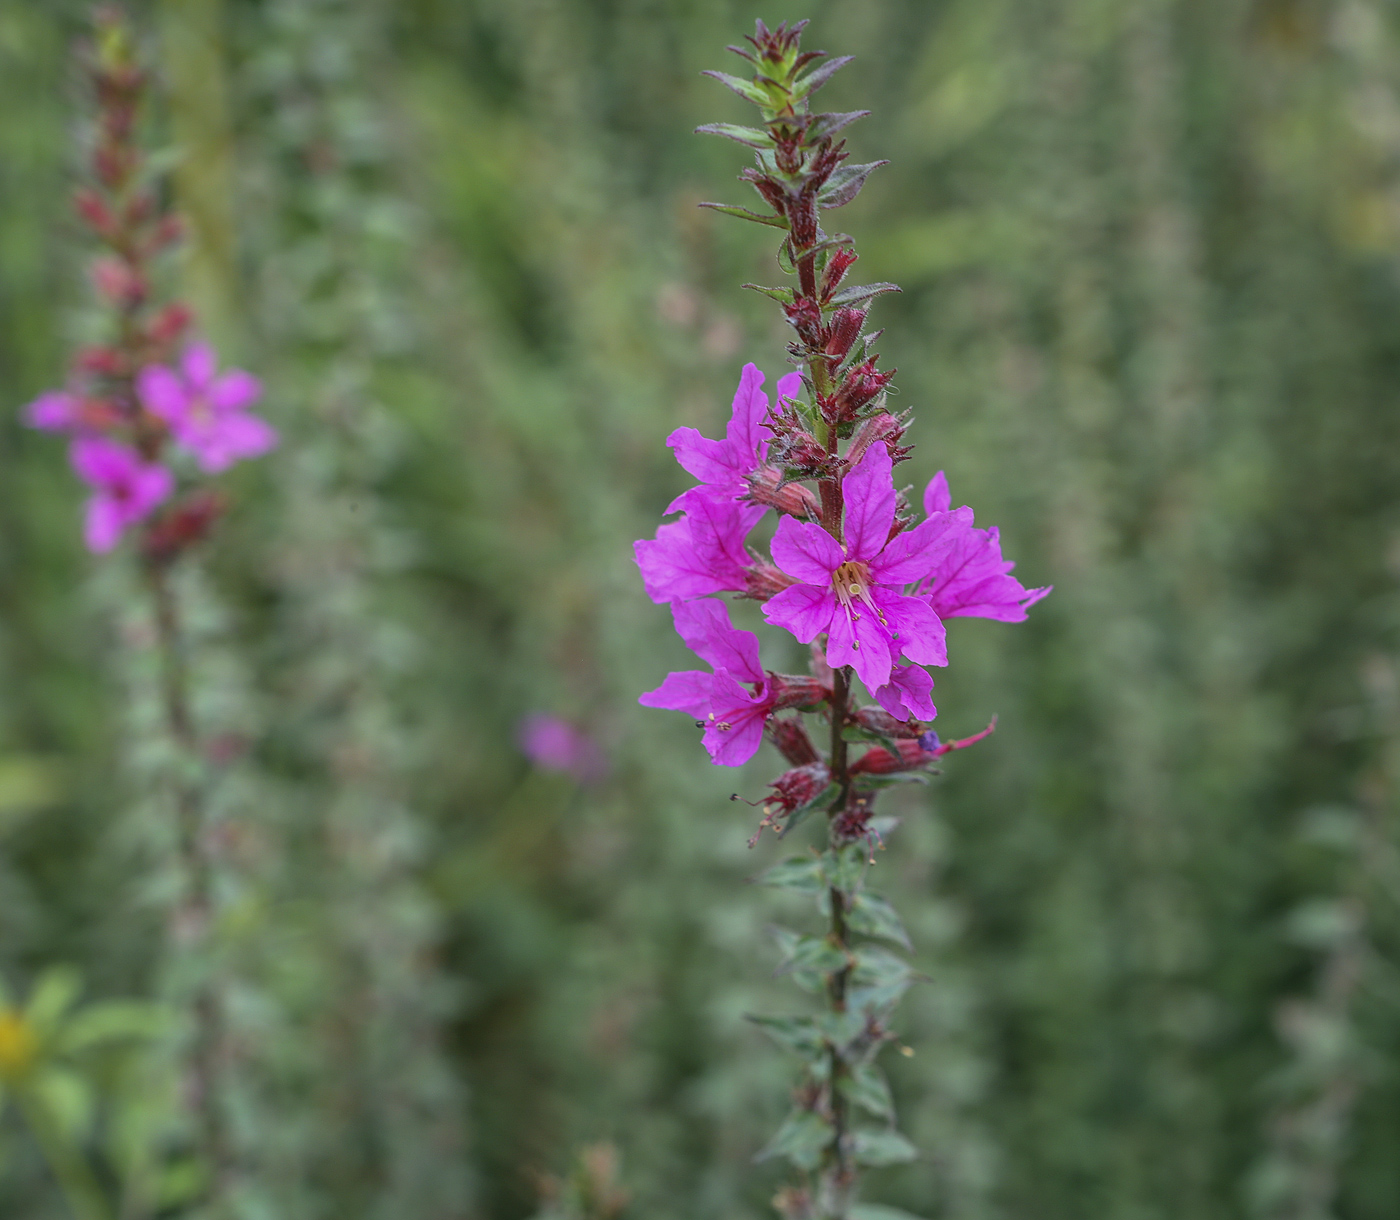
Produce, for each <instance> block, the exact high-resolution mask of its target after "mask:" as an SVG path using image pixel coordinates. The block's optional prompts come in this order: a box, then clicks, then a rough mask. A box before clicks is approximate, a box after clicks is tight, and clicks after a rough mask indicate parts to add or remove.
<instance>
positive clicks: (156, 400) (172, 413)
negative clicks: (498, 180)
mask: <svg viewBox="0 0 1400 1220" xmlns="http://www.w3.org/2000/svg"><path fill="white" fill-rule="evenodd" d="M136 396H137V397H138V398H139V399H140V400H141V405H142V406H143V407H145V408H146V410H147V411H149V412H150V413H151V414H152V415H155V416H158V417H159V418H161V419H163V420H165V422H166V423H168V424H178V423H180V422H181V421H182V420H183V419H184V418H185V416H186V415H187V414H188V413H189V409H190V395H189V391H188V390H186V388H185V383H184V382H182V381H181V380H180V378H179V377H177V376H176V375H175V374H174V373H173V372H171V370H170V369H168V368H166V367H165V366H164V365H163V364H148V365H147V366H146V367H145V368H143V369H142V370H141V371H140V372H139V373H137V374H136Z"/></svg>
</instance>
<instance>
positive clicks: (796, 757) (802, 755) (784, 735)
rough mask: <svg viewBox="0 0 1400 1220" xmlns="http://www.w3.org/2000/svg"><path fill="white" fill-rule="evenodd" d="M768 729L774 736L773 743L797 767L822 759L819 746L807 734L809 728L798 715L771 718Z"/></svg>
mask: <svg viewBox="0 0 1400 1220" xmlns="http://www.w3.org/2000/svg"><path fill="white" fill-rule="evenodd" d="M768 731H769V732H770V733H771V734H772V736H773V744H774V745H775V746H777V748H778V753H779V754H781V755H782V756H783V757H784V758H786V759H787V760H788V762H790V763H792V765H793V766H795V767H806V766H809V765H811V764H812V763H814V762H819V761H820V756H819V755H818V754H817V748H816V746H814V745H813V744H812V739H811V738H810V737H809V736H808V735H807V728H806V726H805V725H804V724H803V723H802V721H801V720H800V719H799V718H798V717H796V716H789V717H788V718H787V719H785V720H777V719H774V720H770V721H769V722H768Z"/></svg>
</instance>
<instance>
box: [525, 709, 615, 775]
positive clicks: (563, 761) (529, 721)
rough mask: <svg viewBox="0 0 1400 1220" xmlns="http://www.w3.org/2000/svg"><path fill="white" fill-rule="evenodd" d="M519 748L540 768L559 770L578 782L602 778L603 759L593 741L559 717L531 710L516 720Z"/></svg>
mask: <svg viewBox="0 0 1400 1220" xmlns="http://www.w3.org/2000/svg"><path fill="white" fill-rule="evenodd" d="M517 740H518V741H519V743H520V749H521V750H522V752H523V753H524V754H525V757H526V758H528V759H529V760H530V761H531V762H532V763H534V764H535V766H537V767H539V768H540V769H541V770H544V771H560V772H563V773H564V774H566V775H571V776H573V778H574V779H576V780H578V782H579V783H581V784H588V783H593V782H595V781H597V780H600V779H602V778H603V775H604V773H605V772H606V771H607V760H606V759H605V758H604V757H603V752H602V751H601V750H600V749H599V748H598V744H597V742H595V741H594V740H593V738H591V737H590V736H589V735H588V734H587V733H585V732H584V731H583V730H582V729H580V728H578V727H577V726H576V725H573V724H571V723H569V721H567V720H565V719H564V718H563V717H562V716H555V715H552V714H550V713H549V712H532V713H531V714H530V715H528V716H526V717H525V719H524V720H522V721H521V722H520V729H519V733H518V734H517Z"/></svg>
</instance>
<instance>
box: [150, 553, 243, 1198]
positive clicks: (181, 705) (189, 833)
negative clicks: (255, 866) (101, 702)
mask: <svg viewBox="0 0 1400 1220" xmlns="http://www.w3.org/2000/svg"><path fill="white" fill-rule="evenodd" d="M146 573H147V578H148V580H149V583H150V588H151V598H152V601H153V603H154V606H155V615H156V637H157V640H158V643H159V648H160V658H161V688H162V696H163V703H164V708H165V720H166V729H167V731H168V732H169V733H170V736H171V738H172V739H173V741H174V742H175V745H176V746H177V748H178V750H179V753H180V755H181V764H182V765H181V767H180V773H179V774H178V775H177V777H176V791H175V814H176V822H177V825H176V830H177V843H178V848H177V850H178V852H179V862H180V867H181V871H182V872H183V874H184V879H185V884H186V889H185V894H184V904H183V908H182V911H181V914H182V915H183V916H184V917H185V919H186V920H187V921H188V926H190V927H191V928H193V930H194V931H193V943H192V944H187V945H186V946H185V947H184V951H185V952H186V953H190V954H196V955H204V956H207V949H208V938H209V931H210V926H211V923H212V921H213V916H214V903H213V869H212V867H211V863H210V859H209V853H208V848H207V846H206V844H205V833H204V832H205V825H204V822H205V811H204V794H203V791H202V788H201V785H200V784H199V782H198V781H197V780H195V779H192V778H191V777H190V776H189V775H188V774H187V773H186V771H185V767H187V766H190V765H192V764H196V763H197V760H198V758H199V741H198V737H197V735H196V732H195V727H194V721H193V718H192V717H191V715H190V708H189V696H188V688H189V679H188V669H187V666H186V661H185V650H184V640H183V635H182V632H181V629H180V616H179V608H178V606H177V604H176V600H175V592H174V590H173V589H172V588H171V586H170V579H169V575H170V574H169V569H168V567H167V565H166V564H165V563H163V562H161V561H159V560H151V561H150V562H148V564H147V567H146ZM175 940H176V938H175V937H174V936H172V941H175ZM191 1008H192V1012H193V1017H194V1044H193V1046H192V1048H191V1051H190V1057H189V1072H190V1076H191V1082H192V1084H193V1086H194V1087H193V1090H192V1091H193V1094H194V1105H195V1121H196V1126H197V1130H198V1143H199V1148H200V1152H201V1154H202V1155H203V1157H204V1160H205V1163H206V1165H207V1166H208V1169H209V1176H210V1186H211V1193H212V1196H213V1198H214V1200H215V1202H216V1203H217V1202H218V1201H219V1200H220V1199H222V1198H223V1197H224V1195H225V1192H226V1188H227V1184H228V1179H229V1177H230V1175H231V1157H230V1152H229V1147H228V1139H227V1132H226V1131H225V1129H224V1122H223V1115H222V1113H221V1111H220V1097H219V1093H220V1090H219V1076H220V1070H219V1061H220V1057H221V1054H222V1048H223V1043H224V1029H223V1010H222V1006H221V1005H220V1003H219V996H218V992H217V990H216V989H215V987H214V985H213V983H212V982H211V981H210V980H209V979H207V978H202V979H200V980H199V982H198V983H197V985H196V988H195V993H194V995H193V997H192V998H191Z"/></svg>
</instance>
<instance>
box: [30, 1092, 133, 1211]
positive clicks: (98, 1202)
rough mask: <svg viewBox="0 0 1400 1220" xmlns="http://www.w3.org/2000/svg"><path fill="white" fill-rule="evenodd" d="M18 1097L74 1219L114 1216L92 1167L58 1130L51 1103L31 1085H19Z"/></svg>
mask: <svg viewBox="0 0 1400 1220" xmlns="http://www.w3.org/2000/svg"><path fill="white" fill-rule="evenodd" d="M15 1101H16V1103H17V1104H18V1106H19V1109H20V1112H21V1113H22V1114H23V1115H24V1121H25V1122H26V1123H28V1124H29V1129H30V1130H31V1131H32V1132H33V1133H34V1138H35V1140H36V1141H37V1142H38V1144H39V1148H40V1150H41V1151H42V1152H43V1154H44V1159H45V1160H46V1161H47V1162H48V1164H49V1169H50V1171H51V1172H52V1173H53V1176H54V1181H55V1182H57V1183H58V1188H59V1190H60V1191H62V1192H63V1198H64V1201H65V1202H66V1203H67V1204H68V1210H69V1211H71V1212H72V1213H73V1215H74V1217H75V1220H111V1218H112V1211H111V1208H110V1207H109V1206H108V1205H107V1196H106V1195H105V1194H103V1192H102V1187H101V1186H100V1185H99V1184H98V1181H97V1177H96V1175H94V1174H93V1172H92V1167H91V1166H90V1165H89V1164H88V1163H87V1159H86V1158H85V1157H84V1156H83V1154H82V1153H81V1152H79V1151H78V1149H77V1148H76V1147H74V1145H73V1143H72V1142H71V1141H70V1140H69V1139H67V1138H66V1137H65V1136H64V1134H63V1132H62V1131H60V1130H59V1126H58V1124H57V1123H56V1122H55V1121H54V1119H53V1115H51V1114H50V1113H49V1110H48V1107H47V1106H46V1105H45V1104H44V1103H43V1101H42V1100H41V1099H40V1098H38V1097H35V1096H34V1095H33V1094H32V1093H31V1092H30V1091H29V1090H28V1089H17V1090H16V1091H15Z"/></svg>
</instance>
